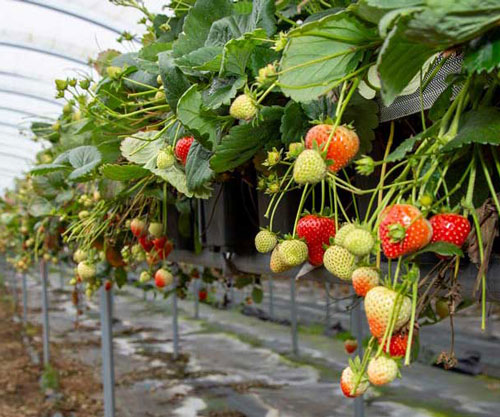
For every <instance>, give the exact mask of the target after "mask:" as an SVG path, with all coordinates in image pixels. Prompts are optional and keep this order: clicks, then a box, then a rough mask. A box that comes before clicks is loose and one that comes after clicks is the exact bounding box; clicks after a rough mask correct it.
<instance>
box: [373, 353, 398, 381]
mask: <svg viewBox="0 0 500 417" xmlns="http://www.w3.org/2000/svg"><path fill="white" fill-rule="evenodd" d="M398 372H399V371H398V364H397V362H396V361H395V360H394V359H391V358H389V357H387V356H379V357H378V358H372V359H370V362H368V368H367V370H366V373H367V374H368V380H369V381H370V382H371V383H372V384H373V385H385V384H388V383H390V382H392V381H394V380H395V379H396V377H397V376H398Z"/></svg>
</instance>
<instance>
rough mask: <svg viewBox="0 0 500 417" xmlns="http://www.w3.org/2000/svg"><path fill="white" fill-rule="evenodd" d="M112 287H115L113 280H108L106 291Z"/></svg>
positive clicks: (105, 284)
mask: <svg viewBox="0 0 500 417" xmlns="http://www.w3.org/2000/svg"><path fill="white" fill-rule="evenodd" d="M112 287H113V282H112V281H109V280H108V281H106V282H105V283H104V289H105V290H106V291H109V290H110V289H111V288H112Z"/></svg>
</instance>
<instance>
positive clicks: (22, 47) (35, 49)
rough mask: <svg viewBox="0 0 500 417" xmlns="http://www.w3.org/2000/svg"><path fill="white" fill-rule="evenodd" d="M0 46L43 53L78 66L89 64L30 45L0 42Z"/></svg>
mask: <svg viewBox="0 0 500 417" xmlns="http://www.w3.org/2000/svg"><path fill="white" fill-rule="evenodd" d="M0 46H4V47H7V48H16V49H24V50H26V51H32V52H38V53H41V54H44V55H50V56H55V57H57V58H61V59H64V60H66V61H71V62H74V63H76V64H81V65H88V62H87V61H84V60H83V59H80V58H76V57H73V56H69V55H66V54H63V53H61V52H57V51H54V50H51V49H47V48H40V47H36V46H32V45H28V44H23V43H19V42H6V41H0Z"/></svg>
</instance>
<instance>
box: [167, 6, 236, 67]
mask: <svg viewBox="0 0 500 417" xmlns="http://www.w3.org/2000/svg"><path fill="white" fill-rule="evenodd" d="M232 12H233V7H232V2H231V1H229V0H197V1H196V3H195V5H194V6H193V7H191V9H190V10H189V13H188V15H187V16H186V18H185V19H184V25H183V28H182V29H183V30H182V32H181V33H180V34H179V37H178V39H177V41H175V42H174V46H173V51H174V56H175V57H180V56H183V55H187V54H188V53H190V52H192V51H194V50H196V49H199V48H201V47H202V46H205V40H206V39H207V37H208V33H209V32H210V28H211V27H212V24H213V23H214V22H215V21H217V20H219V19H221V18H223V17H224V16H229V15H230V14H231V13H232ZM207 46H208V45H207Z"/></svg>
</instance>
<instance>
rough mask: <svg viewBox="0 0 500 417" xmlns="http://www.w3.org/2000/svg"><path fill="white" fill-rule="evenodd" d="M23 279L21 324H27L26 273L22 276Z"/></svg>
mask: <svg viewBox="0 0 500 417" xmlns="http://www.w3.org/2000/svg"><path fill="white" fill-rule="evenodd" d="M22 279H23V324H24V325H26V323H27V322H28V284H27V282H26V273H25V272H23V274H22Z"/></svg>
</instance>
